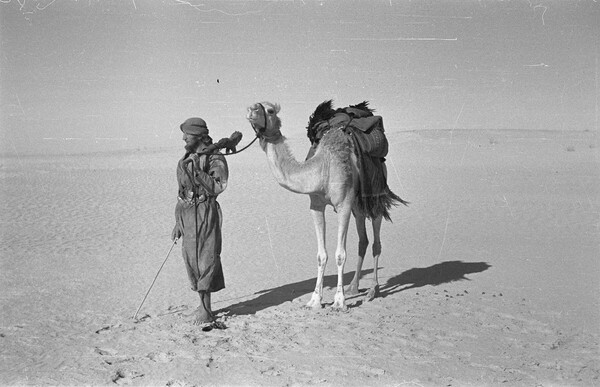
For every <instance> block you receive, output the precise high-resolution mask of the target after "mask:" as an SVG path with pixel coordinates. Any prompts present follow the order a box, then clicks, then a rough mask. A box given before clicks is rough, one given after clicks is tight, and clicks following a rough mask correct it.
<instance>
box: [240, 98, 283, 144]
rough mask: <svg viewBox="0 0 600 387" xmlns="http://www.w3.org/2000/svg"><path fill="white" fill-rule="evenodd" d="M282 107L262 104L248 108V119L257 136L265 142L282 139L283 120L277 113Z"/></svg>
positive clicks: (269, 103)
mask: <svg viewBox="0 0 600 387" xmlns="http://www.w3.org/2000/svg"><path fill="white" fill-rule="evenodd" d="M279 110H281V108H280V106H279V105H278V104H276V103H271V102H260V103H255V104H254V105H252V106H250V107H249V108H248V114H247V115H246V118H247V119H248V121H249V122H250V124H251V125H252V128H254V131H255V132H256V134H257V135H258V136H259V137H260V138H261V139H263V140H266V141H273V140H277V139H279V138H280V137H281V132H280V128H281V119H280V118H279V117H277V113H279Z"/></svg>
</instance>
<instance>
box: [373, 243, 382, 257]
mask: <svg viewBox="0 0 600 387" xmlns="http://www.w3.org/2000/svg"><path fill="white" fill-rule="evenodd" d="M380 254H381V242H379V241H375V242H373V256H374V257H376V256H378V255H380Z"/></svg>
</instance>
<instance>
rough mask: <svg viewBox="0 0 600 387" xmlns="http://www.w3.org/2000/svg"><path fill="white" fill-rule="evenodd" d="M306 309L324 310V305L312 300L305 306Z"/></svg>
mask: <svg viewBox="0 0 600 387" xmlns="http://www.w3.org/2000/svg"><path fill="white" fill-rule="evenodd" d="M304 309H311V310H317V309H323V305H322V304H321V303H320V302H313V301H312V300H311V301H309V302H308V304H306V305H304Z"/></svg>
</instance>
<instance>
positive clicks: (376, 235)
mask: <svg viewBox="0 0 600 387" xmlns="http://www.w3.org/2000/svg"><path fill="white" fill-rule="evenodd" d="M381 221H382V217H381V216H380V217H377V218H375V219H373V284H372V285H371V289H369V292H368V293H367V297H366V300H367V301H373V299H374V298H375V297H377V296H379V279H378V277H377V268H378V266H379V256H380V255H381V238H380V235H381Z"/></svg>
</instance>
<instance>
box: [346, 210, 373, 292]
mask: <svg viewBox="0 0 600 387" xmlns="http://www.w3.org/2000/svg"><path fill="white" fill-rule="evenodd" d="M354 220H355V221H356V231H357V233H358V262H357V263H356V272H355V273H354V278H352V282H350V286H348V294H352V295H354V294H358V293H359V290H358V289H359V282H360V277H361V273H362V265H363V261H364V259H365V255H366V254H367V246H368V245H369V238H368V237H367V227H366V225H365V216H364V215H363V214H361V213H360V212H359V211H355V212H354Z"/></svg>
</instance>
